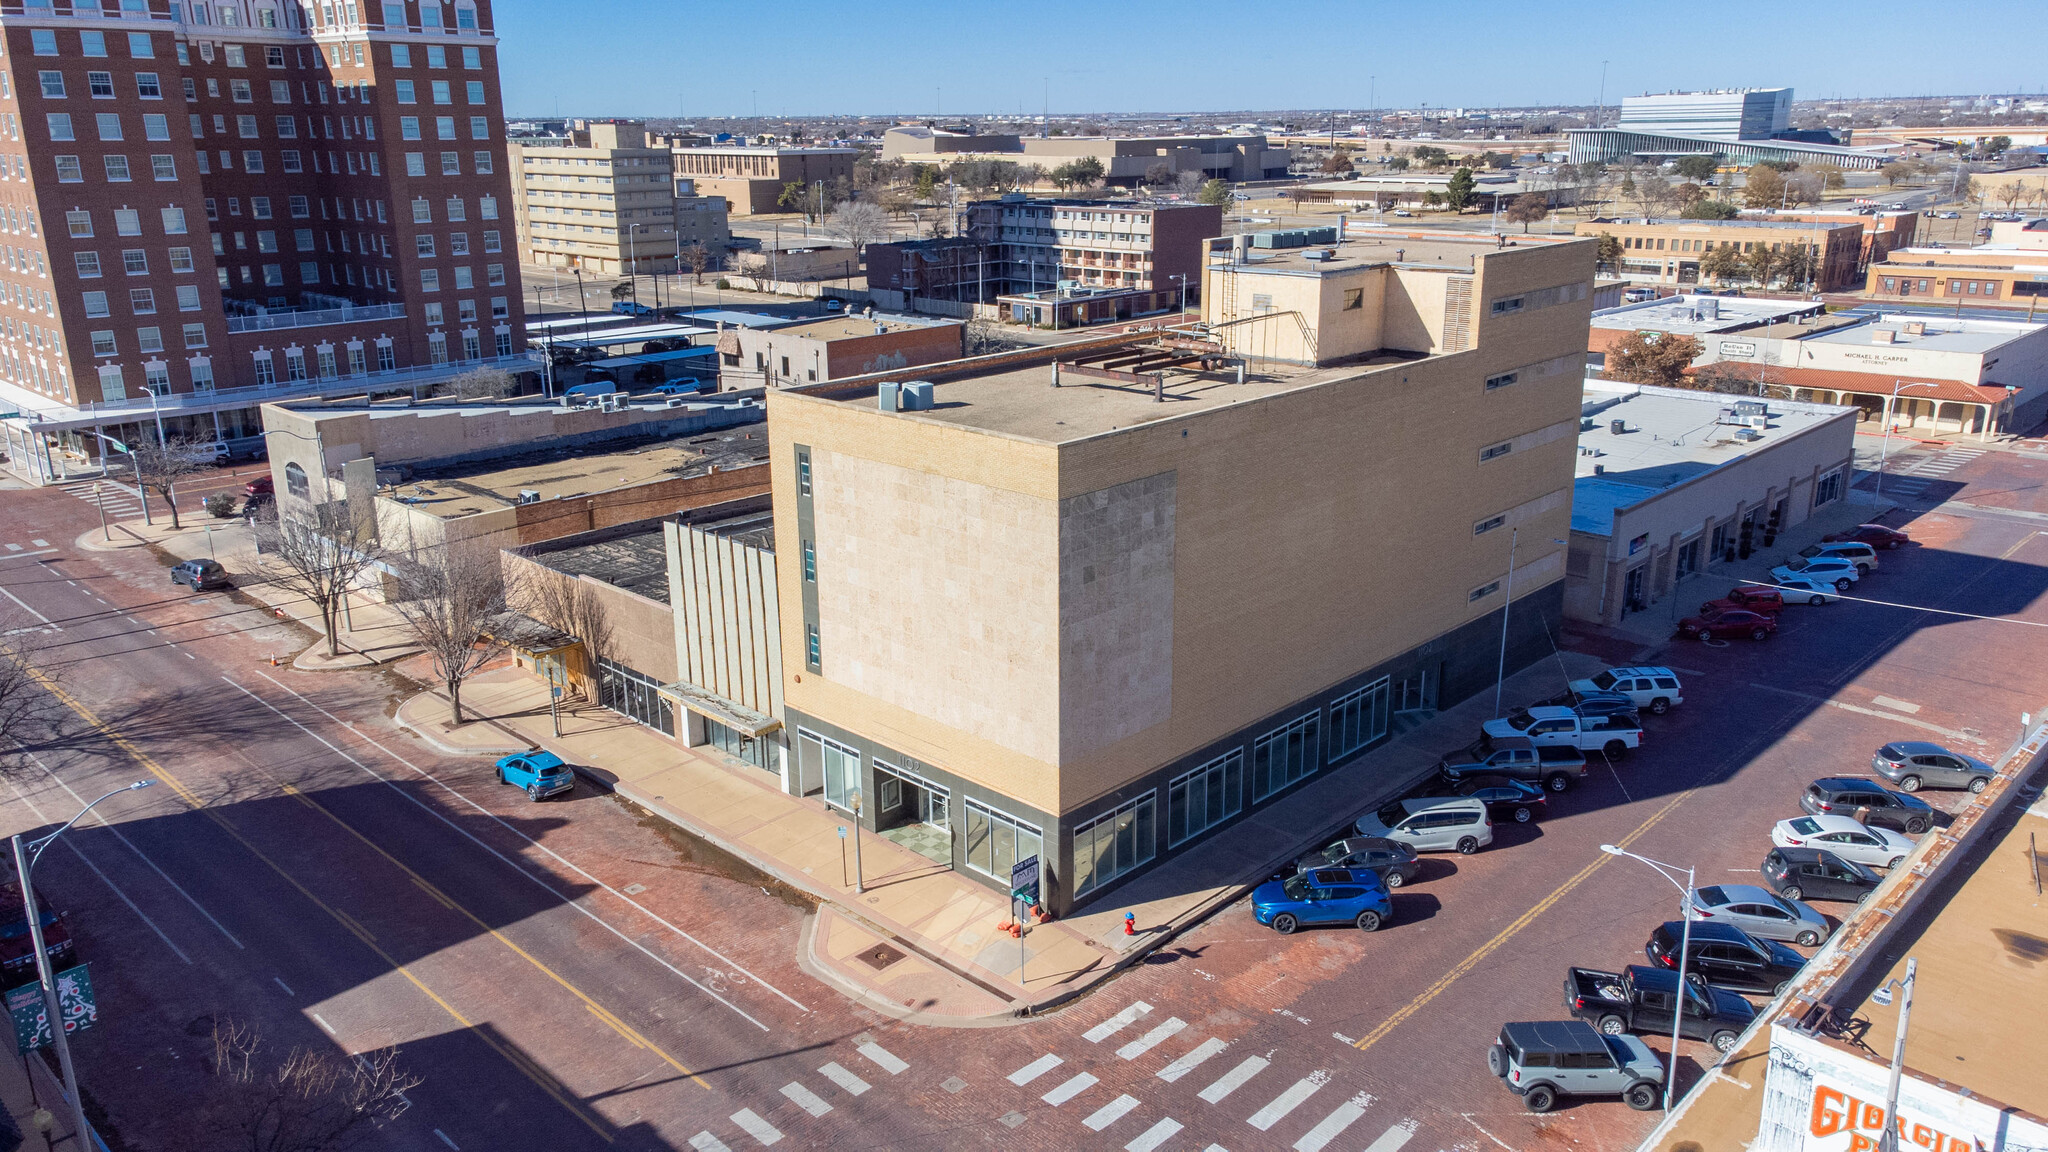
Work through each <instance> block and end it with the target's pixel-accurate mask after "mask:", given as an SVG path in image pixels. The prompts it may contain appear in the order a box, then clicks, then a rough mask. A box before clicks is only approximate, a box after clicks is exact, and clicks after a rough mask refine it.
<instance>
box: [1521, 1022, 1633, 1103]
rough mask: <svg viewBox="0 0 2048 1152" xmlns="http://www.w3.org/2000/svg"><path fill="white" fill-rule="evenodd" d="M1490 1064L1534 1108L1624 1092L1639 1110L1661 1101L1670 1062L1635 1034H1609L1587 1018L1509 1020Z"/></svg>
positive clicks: (1523, 1101) (1627, 1099)
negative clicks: (1665, 1062)
mask: <svg viewBox="0 0 2048 1152" xmlns="http://www.w3.org/2000/svg"><path fill="white" fill-rule="evenodd" d="M1486 1067H1487V1068H1488V1070H1490V1071H1491V1072H1492V1073H1493V1074H1494V1075H1495V1076H1498V1077H1500V1081H1501V1083H1502V1084H1505V1085H1507V1089H1508V1091H1510V1092H1513V1093H1514V1094H1515V1095H1517V1096H1520V1097H1521V1098H1522V1104H1523V1106H1524V1107H1526V1108H1528V1109H1529V1111H1531V1112H1548V1111H1550V1110H1551V1109H1552V1108H1555V1107H1557V1102H1558V1100H1559V1098H1561V1097H1565V1096H1616V1095H1618V1096H1620V1097H1621V1098H1622V1099H1623V1100H1625V1101H1627V1102H1628V1106H1629V1107H1631V1108H1634V1109H1635V1110H1636V1111H1638V1112H1647V1111H1649V1110H1650V1109H1652V1108H1655V1107H1656V1106H1657V1105H1658V1103H1659V1102H1660V1098H1661V1096H1662V1094H1663V1085H1664V1066H1663V1065H1662V1064H1660V1063H1658V1062H1657V1054H1656V1053H1655V1052H1652V1051H1650V1046H1649V1045H1647V1044H1645V1043H1643V1042H1642V1041H1641V1040H1638V1039H1636V1038H1635V1037H1634V1036H1603V1035H1601V1034H1600V1033H1599V1032H1598V1031H1597V1030H1596V1029H1595V1028H1594V1027H1593V1026H1592V1025H1591V1024H1588V1023H1586V1022H1585V1021H1584V1020H1542V1021H1537V1022H1534V1023H1525V1024H1509V1025H1507V1026H1506V1027H1504V1028H1502V1029H1501V1030H1500V1036H1499V1038H1497V1039H1496V1040H1494V1042H1493V1047H1492V1048H1491V1049H1489V1050H1488V1051H1487V1053H1486Z"/></svg>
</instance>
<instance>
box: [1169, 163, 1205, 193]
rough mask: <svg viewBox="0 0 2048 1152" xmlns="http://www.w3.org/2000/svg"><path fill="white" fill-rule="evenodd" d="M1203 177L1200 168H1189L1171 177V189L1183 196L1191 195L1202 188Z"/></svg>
mask: <svg viewBox="0 0 2048 1152" xmlns="http://www.w3.org/2000/svg"><path fill="white" fill-rule="evenodd" d="M1206 178H1207V177H1205V176H1204V175H1203V174H1202V172H1201V170H1200V169H1189V170H1188V171H1186V172H1182V173H1180V174H1179V175H1177V176H1175V177H1174V178H1173V190H1174V191H1176V192H1178V193H1180V194H1181V195H1183V196H1193V195H1195V194H1196V193H1198V192H1200V191H1201V190H1202V181H1203V180H1205V179H1206Z"/></svg>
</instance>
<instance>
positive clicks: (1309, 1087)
mask: <svg viewBox="0 0 2048 1152" xmlns="http://www.w3.org/2000/svg"><path fill="white" fill-rule="evenodd" d="M1329 1082H1330V1074H1329V1073H1328V1072H1324V1071H1322V1070H1320V1069H1318V1070H1317V1071H1314V1072H1311V1073H1309V1074H1308V1075H1306V1076H1303V1077H1302V1078H1301V1079H1299V1080H1296V1081H1295V1082H1294V1083H1292V1084H1289V1085H1288V1086H1287V1090H1286V1091H1285V1092H1282V1093H1280V1094H1279V1095H1278V1096H1275V1097H1273V1099H1272V1102H1271V1103H1269V1104H1267V1105H1266V1106H1265V1107H1264V1108H1261V1109H1259V1110H1258V1111H1257V1112H1254V1113H1252V1118H1251V1119H1249V1120H1247V1121H1245V1123H1247V1124H1249V1125H1251V1126H1252V1127H1254V1128H1257V1129H1258V1130H1259V1131H1261V1132H1264V1131H1266V1130H1267V1129H1269V1128H1271V1127H1272V1126H1273V1125H1275V1124H1278V1123H1279V1122H1280V1121H1282V1120H1285V1119H1286V1118H1287V1114H1288V1113H1290V1112H1292V1111H1294V1110H1295V1109H1296V1108H1299V1107H1301V1103H1302V1101H1304V1100H1307V1099H1308V1098H1309V1097H1311V1096H1313V1095H1315V1094H1316V1093H1317V1092H1318V1091H1320V1090H1321V1089H1322V1087H1323V1085H1325V1084H1328V1083H1329Z"/></svg>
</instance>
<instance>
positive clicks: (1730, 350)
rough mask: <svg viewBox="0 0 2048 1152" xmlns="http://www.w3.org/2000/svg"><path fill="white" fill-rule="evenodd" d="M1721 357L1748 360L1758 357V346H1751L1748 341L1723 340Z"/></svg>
mask: <svg viewBox="0 0 2048 1152" xmlns="http://www.w3.org/2000/svg"><path fill="white" fill-rule="evenodd" d="M1721 355H1723V356H1740V357H1742V358H1743V359H1745V360H1746V359H1748V358H1749V357H1751V356H1754V355H1756V345H1754V344H1751V343H1750V342H1749V341H1747V340H1723V341H1721Z"/></svg>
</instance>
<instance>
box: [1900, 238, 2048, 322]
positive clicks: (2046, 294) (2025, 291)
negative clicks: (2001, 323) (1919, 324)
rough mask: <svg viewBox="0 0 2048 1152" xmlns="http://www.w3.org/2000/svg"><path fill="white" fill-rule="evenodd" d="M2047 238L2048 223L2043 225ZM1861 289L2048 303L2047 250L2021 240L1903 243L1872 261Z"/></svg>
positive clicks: (1944, 300) (1927, 298)
mask: <svg viewBox="0 0 2048 1152" xmlns="http://www.w3.org/2000/svg"><path fill="white" fill-rule="evenodd" d="M2043 236H2044V238H2048V229H2044V230H2043ZM1864 291H1865V292H1867V293H1869V294H1870V295H1871V296H1875V297H1879V298H1882V299H1885V300H1913V301H1918V302H1921V303H1930V304H1959V303H1960V304H1993V305H2006V306H2009V307H2013V308H2024V309H2026V312H2027V314H2028V315H2029V316H2031V315H2033V314H2034V313H2035V310H2036V309H2037V308H2039V307H2040V306H2041V305H2042V304H2044V303H2048V250H2044V249H2043V248H2036V247H2022V246H2019V245H1984V246H1981V247H1977V248H1901V249H1898V250H1897V251H1894V252H1891V253H1888V254H1887V255H1886V256H1885V258H1884V259H1883V260H1880V261H1876V262H1874V263H1872V264H1871V265H1870V276H1869V280H1868V282H1867V283H1866V284H1865V285H1864Z"/></svg>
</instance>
